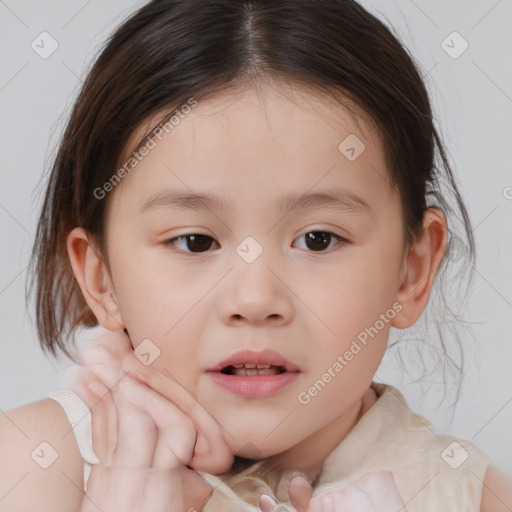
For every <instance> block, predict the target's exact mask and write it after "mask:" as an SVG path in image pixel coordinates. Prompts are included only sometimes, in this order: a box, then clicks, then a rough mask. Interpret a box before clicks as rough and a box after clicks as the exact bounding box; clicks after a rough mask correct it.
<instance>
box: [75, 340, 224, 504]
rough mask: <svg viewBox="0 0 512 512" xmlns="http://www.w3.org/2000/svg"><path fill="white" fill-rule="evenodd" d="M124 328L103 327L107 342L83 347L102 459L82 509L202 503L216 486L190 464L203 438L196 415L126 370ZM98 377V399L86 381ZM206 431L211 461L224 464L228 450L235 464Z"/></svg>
mask: <svg viewBox="0 0 512 512" xmlns="http://www.w3.org/2000/svg"><path fill="white" fill-rule="evenodd" d="M118 334H119V333H110V332H108V334H105V333H104V334H103V336H102V340H101V342H98V339H96V340H95V341H96V343H95V344H94V346H93V348H92V350H89V351H87V352H86V353H85V354H84V355H83V360H84V362H85V363H86V367H85V368H84V369H83V370H82V371H81V373H80V374H79V376H78V379H77V385H76V386H77V388H78V391H79V394H80V395H81V396H82V397H83V398H84V401H85V402H86V403H87V405H88V407H89V409H90V410H91V416H92V430H93V447H94V452H95V454H96V455H97V456H98V458H99V459H100V464H95V465H93V467H92V470H91V475H90V478H89V481H88V488H87V495H86V497H85V498H84V501H83V505H82V509H81V512H88V511H89V510H91V511H92V510H94V511H95V512H96V511H97V509H98V506H99V507H100V508H101V510H103V511H105V512H111V511H118V510H123V511H127V512H129V511H137V512H139V511H140V512H142V511H144V512H145V511H151V512H160V511H165V512H167V511H172V512H182V511H183V512H185V511H187V510H189V509H190V508H195V509H196V510H201V509H202V507H203V506H204V504H205V502H206V501H207V500H208V499H209V497H210V495H211V492H212V489H211V486H210V485H209V484H208V483H207V482H206V481H205V480H204V479H203V478H202V477H201V476H200V475H199V474H197V473H196V472H195V471H193V470H191V469H189V467H192V461H193V459H194V452H195V449H196V448H197V447H198V445H199V443H198V441H199V438H198V435H197V433H196V429H195V425H194V422H193V421H192V420H191V418H190V417H188V416H187V415H186V414H184V413H183V411H181V410H180V409H179V408H178V407H177V406H176V405H175V404H173V403H172V401H170V400H168V399H166V398H164V397H163V396H162V395H160V394H159V393H158V392H156V391H155V390H153V389H151V388H150V387H148V386H146V385H145V384H143V383H142V382H137V381H136V380H133V379H132V378H131V377H130V376H127V375H124V372H122V370H120V367H121V365H122V360H123V358H124V357H125V356H126V355H127V354H130V353H132V354H133V349H132V346H131V343H130V341H129V339H128V338H127V337H126V336H124V333H123V335H122V336H119V335H118ZM92 380H94V381H95V382H96V387H97V388H99V389H98V391H97V392H98V395H99V398H100V399H99V400H98V397H95V396H94V395H93V394H92V392H91V391H90V390H89V389H88V387H87V385H88V384H89V383H91V381H92ZM190 398H191V397H190V395H188V396H187V399H188V400H189V403H188V404H189V406H190V407H192V404H191V403H190ZM197 405H198V404H197ZM212 421H213V420H212ZM217 428H218V425H217ZM202 431H203V432H205V437H204V441H205V442H206V444H205V443H204V442H203V445H202V447H203V454H204V455H206V459H207V461H209V462H210V463H213V462H215V461H216V462H217V464H218V465H219V462H220V466H222V465H223V464H224V465H226V459H227V457H225V453H226V452H227V453H228V455H229V458H230V463H229V466H228V468H229V467H230V466H231V464H232V460H233V456H232V454H231V453H230V452H229V450H228V449H227V447H225V451H223V452H221V455H224V458H223V457H222V456H221V458H220V460H219V458H218V457H217V459H216V458H215V456H213V457H212V453H213V452H212V451H211V450H210V448H209V446H212V445H211V444H210V443H211V442H212V441H211V440H210V439H209V433H208V430H207V429H204V428H202ZM217 452H219V450H218V449H217ZM196 458H197V459H198V460H200V459H201V456H197V457H196ZM215 459H216V460H215ZM187 466H189V467H187ZM222 469H223V466H222V467H221V471H222Z"/></svg>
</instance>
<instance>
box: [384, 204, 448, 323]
mask: <svg viewBox="0 0 512 512" xmlns="http://www.w3.org/2000/svg"><path fill="white" fill-rule="evenodd" d="M447 231H448V228H447V224H446V217H445V216H444V214H443V212H441V210H439V209H437V208H429V209H428V210H427V211H426V212H425V215H424V216H423V231H422V233H420V235H418V237H417V238H416V239H415V241H414V243H413V245H412V247H411V248H410V249H409V251H408V254H407V257H406V258H405V260H404V263H403V266H402V271H401V276H400V286H399V289H398V295H397V298H396V300H397V301H398V302H399V303H400V304H401V305H402V310H401V311H400V312H399V313H397V315H396V316H395V318H394V319H393V320H392V322H391V325H392V326H393V327H396V328H398V329H406V328H407V327H410V326H411V325H413V324H414V323H415V322H416V321H417V320H418V318H419V317H420V315H421V313H422V312H423V310H424V309H425V306H426V305H427V303H428V299H429V297H430V292H431V290H432V286H433V284H434V278H435V276H436V272H437V269H438V267H439V265H440V264H441V262H442V260H443V257H444V255H445V252H446V248H447Z"/></svg>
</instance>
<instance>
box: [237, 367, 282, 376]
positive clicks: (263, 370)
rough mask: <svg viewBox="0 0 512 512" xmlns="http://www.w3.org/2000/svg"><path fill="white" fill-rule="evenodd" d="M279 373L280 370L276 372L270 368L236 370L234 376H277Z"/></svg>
mask: <svg viewBox="0 0 512 512" xmlns="http://www.w3.org/2000/svg"><path fill="white" fill-rule="evenodd" d="M278 373H279V370H278V369H277V368H275V369H274V370H271V369H270V368H261V369H260V368H257V369H256V368H254V369H253V368H247V369H246V368H235V369H234V370H233V373H232V375H277V374H278Z"/></svg>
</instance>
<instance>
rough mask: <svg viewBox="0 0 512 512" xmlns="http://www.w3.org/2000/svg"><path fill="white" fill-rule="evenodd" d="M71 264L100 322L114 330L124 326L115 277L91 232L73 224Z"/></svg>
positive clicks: (70, 236) (69, 248)
mask: <svg viewBox="0 0 512 512" xmlns="http://www.w3.org/2000/svg"><path fill="white" fill-rule="evenodd" d="M66 246H67V250H68V255H69V259H70V262H71V267H72V269H73V273H74V274H75V278H76V280H77V281H78V284H79V285H80V289H81V290H82V294H83V296H84V298H85V300H86V302H87V304H88V305H89V307H90V308H91V310H92V312H93V313H94V315H95V316H96V318H97V320H98V322H99V323H100V325H101V326H103V327H105V328H106V329H109V330H111V331H119V330H121V329H124V328H125V324H124V320H123V318H122V315H121V312H120V310H119V306H118V303H117V299H116V297H115V293H114V288H113V285H112V281H111V278H110V275H109V272H108V269H107V268H106V266H105V264H104V263H103V261H102V260H101V258H99V257H98V255H97V253H96V251H95V250H94V246H93V244H92V243H91V240H90V237H89V235H88V233H87V232H86V231H85V230H84V229H83V228H74V229H73V230H72V231H71V232H70V233H69V235H68V237H67V242H66Z"/></svg>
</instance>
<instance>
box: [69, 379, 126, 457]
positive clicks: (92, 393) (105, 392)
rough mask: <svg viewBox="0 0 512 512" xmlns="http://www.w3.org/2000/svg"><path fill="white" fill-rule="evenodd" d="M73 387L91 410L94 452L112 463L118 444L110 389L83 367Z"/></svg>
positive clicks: (87, 419)
mask: <svg viewBox="0 0 512 512" xmlns="http://www.w3.org/2000/svg"><path fill="white" fill-rule="evenodd" d="M73 389H74V390H76V392H77V394H78V395H79V396H80V398H81V399H82V401H83V402H84V403H85V404H86V405H87V407H88V408H89V411H90V414H91V416H90V418H89V417H84V418H83V420H81V421H90V425H91V436H92V446H93V452H94V454H95V455H96V457H97V458H98V459H99V461H100V462H101V463H103V464H107V465H111V464H112V458H113V454H114V448H115V446H116V445H117V411H116V406H115V404H114V402H113V400H112V396H111V394H110V390H109V389H108V388H107V387H106V386H104V385H103V384H102V383H100V382H99V381H98V380H97V379H96V378H95V377H94V374H92V373H91V372H90V371H88V370H86V369H83V370H81V371H80V373H78V375H77V376H76V378H75V380H74V384H73Z"/></svg>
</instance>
